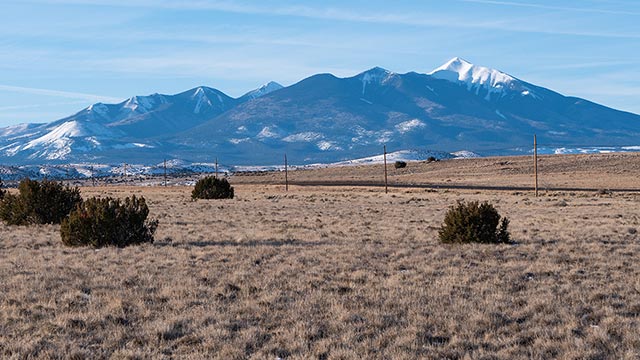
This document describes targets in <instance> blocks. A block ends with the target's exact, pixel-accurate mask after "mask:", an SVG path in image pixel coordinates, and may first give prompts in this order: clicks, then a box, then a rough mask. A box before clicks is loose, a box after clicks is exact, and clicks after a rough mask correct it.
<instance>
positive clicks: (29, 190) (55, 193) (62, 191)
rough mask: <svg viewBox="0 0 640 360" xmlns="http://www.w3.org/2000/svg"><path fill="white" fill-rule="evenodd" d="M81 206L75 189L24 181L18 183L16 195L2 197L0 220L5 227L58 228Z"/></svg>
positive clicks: (47, 181) (46, 181) (50, 182)
mask: <svg viewBox="0 0 640 360" xmlns="http://www.w3.org/2000/svg"><path fill="white" fill-rule="evenodd" d="M81 202H82V197H81V196H80V190H79V189H78V188H77V187H75V188H72V187H69V186H64V185H63V184H62V183H59V182H55V181H50V180H43V181H36V180H30V179H28V178H27V179H24V180H22V181H20V185H18V194H17V195H13V194H10V193H6V194H4V193H3V196H2V201H0V219H2V220H3V221H4V222H5V223H7V224H8V225H29V224H59V223H60V222H61V221H62V219H64V218H65V217H66V216H67V215H69V213H70V212H71V210H73V208H74V207H75V206H76V205H77V204H79V203H81Z"/></svg>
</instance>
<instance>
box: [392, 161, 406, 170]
mask: <svg viewBox="0 0 640 360" xmlns="http://www.w3.org/2000/svg"><path fill="white" fill-rule="evenodd" d="M393 166H394V167H395V168H396V169H402V168H406V167H407V163H406V161H396V162H395V164H393Z"/></svg>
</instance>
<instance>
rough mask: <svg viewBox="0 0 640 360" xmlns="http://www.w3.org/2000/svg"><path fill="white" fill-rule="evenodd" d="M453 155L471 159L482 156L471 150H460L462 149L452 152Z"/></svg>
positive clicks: (458, 157)
mask: <svg viewBox="0 0 640 360" xmlns="http://www.w3.org/2000/svg"><path fill="white" fill-rule="evenodd" d="M451 155H453V156H455V158H456V159H469V158H479V157H481V156H480V155H478V154H476V153H474V152H473V151H469V150H460V151H456V152H452V153H451Z"/></svg>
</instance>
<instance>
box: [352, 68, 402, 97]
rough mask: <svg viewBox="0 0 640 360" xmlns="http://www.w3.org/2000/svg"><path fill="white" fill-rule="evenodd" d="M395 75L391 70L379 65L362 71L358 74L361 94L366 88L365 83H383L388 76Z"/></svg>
mask: <svg viewBox="0 0 640 360" xmlns="http://www.w3.org/2000/svg"><path fill="white" fill-rule="evenodd" d="M393 75H395V74H394V73H392V72H391V71H389V70H387V69H383V68H381V67H374V68H373V69H371V70H368V71H365V72H364V73H362V74H360V75H359V78H360V81H362V95H363V96H364V93H365V91H366V89H367V85H369V84H377V85H381V84H384V82H386V81H387V80H388V79H389V78H390V77H392V76H393Z"/></svg>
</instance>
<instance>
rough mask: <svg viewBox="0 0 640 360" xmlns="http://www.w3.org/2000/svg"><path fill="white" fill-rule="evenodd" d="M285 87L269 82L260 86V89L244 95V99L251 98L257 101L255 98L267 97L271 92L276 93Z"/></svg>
mask: <svg viewBox="0 0 640 360" xmlns="http://www.w3.org/2000/svg"><path fill="white" fill-rule="evenodd" d="M283 87H284V86H282V85H280V84H278V83H277V82H275V81H269V82H268V83H266V84H264V85H262V86H260V87H259V88H257V89H255V90H251V91H249V92H248V93H246V94H244V95H243V96H242V97H244V98H249V99H255V98H259V97H260V96H264V95H267V94H269V93H271V92H274V91H276V90H280V89H282V88H283Z"/></svg>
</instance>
